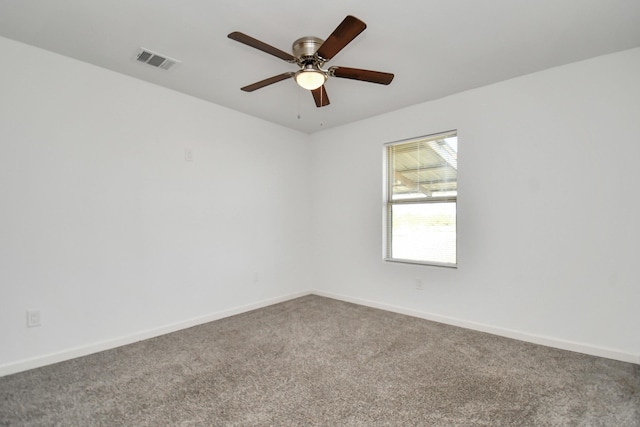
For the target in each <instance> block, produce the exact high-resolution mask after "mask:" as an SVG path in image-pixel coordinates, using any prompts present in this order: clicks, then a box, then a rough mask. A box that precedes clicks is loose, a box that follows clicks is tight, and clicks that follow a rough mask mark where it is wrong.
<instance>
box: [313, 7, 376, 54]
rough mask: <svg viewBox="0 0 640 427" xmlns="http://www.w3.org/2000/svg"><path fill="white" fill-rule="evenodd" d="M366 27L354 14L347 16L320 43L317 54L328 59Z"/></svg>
mask: <svg viewBox="0 0 640 427" xmlns="http://www.w3.org/2000/svg"><path fill="white" fill-rule="evenodd" d="M365 28H367V24H365V23H364V22H362V21H361V20H359V19H358V18H356V17H355V16H351V15H349V16H347V17H346V18H344V20H343V21H342V22H341V23H340V25H338V28H336V29H335V30H333V33H331V35H330V36H329V37H328V38H327V39H326V40H325V41H324V43H322V46H320V48H319V49H318V52H317V54H318V56H319V57H321V58H323V59H325V60H327V61H328V60H330V59H331V58H333V57H334V56H336V54H337V53H338V52H340V51H341V50H342V48H344V47H345V46H346V45H348V44H349V43H350V42H351V41H352V40H353V39H355V38H356V37H357V36H358V34H360V33H361V32H363V31H364V29H365Z"/></svg>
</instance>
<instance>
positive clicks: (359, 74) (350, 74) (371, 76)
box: [330, 67, 394, 85]
mask: <svg viewBox="0 0 640 427" xmlns="http://www.w3.org/2000/svg"><path fill="white" fill-rule="evenodd" d="M330 71H331V74H332V75H333V76H334V77H341V78H343V79H353V80H362V81H363V82H370V83H379V84H381V85H388V84H389V83H391V81H392V80H393V77H394V75H393V74H391V73H383V72H382V71H370V70H361V69H360V68H348V67H331V68H330Z"/></svg>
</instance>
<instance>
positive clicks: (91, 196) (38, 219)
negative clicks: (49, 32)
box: [0, 38, 310, 375]
mask: <svg viewBox="0 0 640 427" xmlns="http://www.w3.org/2000/svg"><path fill="white" fill-rule="evenodd" d="M0 56H1V57H2V58H3V59H2V67H0V147H1V152H0V153H1V154H0V206H1V208H0V375H2V374H3V373H9V372H14V371H17V370H21V369H25V368H29V367H33V366H38V365H41V364H44V363H50V362H52V361H57V360H61V359H65V358H67V357H71V356H74V355H79V354H84V353H87V352H91V351H95V350H99V349H101V348H108V347H110V346H113V345H117V344H120V343H126V342H129V341H132V340H136V339H140V338H144V337H146V336H151V335H155V334H158V333H161V332H166V331H167V330H172V329H176V328H179V327H184V326H188V325H190V324H196V323H199V322H203V321H206V320H210V319H212V318H216V317H217V316H220V315H221V314H229V313H231V312H234V310H237V309H243V308H247V307H251V306H259V305H261V304H266V303H271V302H274V301H277V300H279V299H282V298H287V297H290V296H291V295H294V294H296V293H299V292H300V291H301V290H302V289H307V287H306V274H307V272H308V265H307V262H308V258H307V255H306V254H307V253H308V246H309V245H308V236H307V232H308V228H309V224H308V219H309V214H308V212H309V211H308V209H309V206H310V204H309V202H308V192H307V187H308V185H309V182H308V181H307V178H306V177H307V175H308V168H309V137H308V135H306V134H302V133H298V132H294V131H291V130H288V129H285V128H282V127H279V126H276V125H273V124H270V123H267V122H264V121H261V120H258V119H255V118H252V117H249V116H246V115H243V114H240V113H237V112H234V111H231V110H228V109H224V108H222V107H218V106H215V105H212V104H210V103H207V102H204V101H201V100H198V99H195V98H191V97H188V96H185V95H182V94H179V93H176V92H173V91H169V90H166V89H163V88H160V87H157V86H153V85H149V84H146V83H143V82H141V81H138V80H135V79H132V78H128V77H125V76H122V75H119V74H116V73H112V72H110V71H107V70H104V69H100V68H97V67H94V66H91V65H88V64H85V63H81V62H78V61H75V60H72V59H69V58H65V57H61V56H58V55H55V54H52V53H48V52H46V51H43V50H39V49H35V48H33V47H29V46H26V45H23V44H19V43H15V42H13V41H10V40H7V39H2V38H0ZM150 72H160V71H157V70H150ZM186 148H191V149H192V150H193V156H194V160H193V162H186V161H185V158H184V150H185V149H186ZM292 177H294V178H295V179H292ZM27 309H39V310H41V315H42V321H43V325H42V326H41V327H37V328H29V329H27V328H26V310H27Z"/></svg>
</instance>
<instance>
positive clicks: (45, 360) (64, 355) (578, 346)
mask: <svg viewBox="0 0 640 427" xmlns="http://www.w3.org/2000/svg"><path fill="white" fill-rule="evenodd" d="M309 294H314V295H318V296H322V297H326V298H332V299H336V300H340V301H345V302H350V303H353V304H358V305H363V306H366V307H372V308H378V309H381V310H386V311H390V312H393V313H399V314H405V315H407V316H413V317H418V318H420V319H425V320H431V321H434V322H439V323H444V324H447V325H452V326H459V327H462V328H466V329H471V330H475V331H480V332H486V333H490V334H494V335H498V336H502V337H507V338H512V339H516V340H520V341H525V342H530V343H533V344H540V345H545V346H548V347H554V348H559V349H562V350H569V351H574V352H577V353H583V354H589V355H592V356H598V357H604V358H607V359H613V360H619V361H622V362H628V363H635V364H639V365H640V355H638V354H632V353H627V352H624V351H620V350H616V349H610V348H604V347H598V346H594V345H590V344H584V343H578V342H573V341H567V340H561V339H558V338H553V337H546V336H541V335H535V334H529V333H526V332H522V331H516V330H512V329H506V328H500V327H496V326H491V325H485V324H482V323H477V322H471V321H468V320H464V319H457V318H453V317H447V316H441V315H437V314H432V313H425V312H422V311H417V310H411V309H407V308H404V307H400V306H395V305H391V304H384V303H379V302H376V301H370V300H365V299H362V298H354V297H349V296H346V295H340V294H335V293H331V292H324V291H319V290H314V291H303V292H296V293H292V294H288V295H283V296H280V297H276V298H270V299H266V300H262V301H258V302H255V303H251V304H246V305H242V306H239V307H234V308H231V309H228V310H223V311H219V312H215V313H211V314H208V315H205V316H200V317H196V318H192V319H188V320H185V321H181V322H176V323H172V324H169V325H165V326H161V327H159V328H154V329H149V330H146V331H141V332H137V333H134V334H131V335H127V336H123V337H119V338H115V339H112V340H105V341H100V342H95V343H91V344H87V345H84V346H80V347H75V348H71V349H67V350H63V351H60V352H56V353H51V354H47V355H44V356H38V357H34V358H31V359H25V360H21V361H19V362H14V363H9V364H5V365H0V377H2V376H5V375H10V374H15V373H18V372H22V371H27V370H29V369H34V368H39V367H41V366H46V365H51V364H53V363H58V362H64V361H65V360H70V359H75V358H76V357H82V356H87V355H89V354H93V353H97V352H100V351H105V350H110V349H113V348H116V347H121V346H123V345H127V344H133V343H135V342H138V341H142V340H146V339H149V338H155V337H157V336H160V335H164V334H169V333H172V332H176V331H179V330H182V329H187V328H191V327H193V326H198V325H202V324H204V323H208V322H213V321H215V320H219V319H223V318H225V317H230V316H235V315H236V314H241V313H246V312H248V311H252V310H256V309H259V308H263V307H267V306H270V305H273V304H278V303H281V302H285V301H289V300H292V299H295V298H299V297H303V296H305V295H309Z"/></svg>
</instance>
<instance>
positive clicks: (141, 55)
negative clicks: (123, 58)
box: [136, 47, 180, 70]
mask: <svg viewBox="0 0 640 427" xmlns="http://www.w3.org/2000/svg"><path fill="white" fill-rule="evenodd" d="M136 60H138V61H139V62H144V63H145V64H149V65H151V66H152V67H155V68H161V69H163V70H168V69H170V68H171V67H173V66H174V65H176V64H179V63H180V61H178V60H177V59H173V58H169V57H168V56H167V55H162V54H159V53H156V52H153V51H151V50H149V49H145V48H143V47H141V48H140V50H139V51H138V54H137V55H136Z"/></svg>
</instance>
